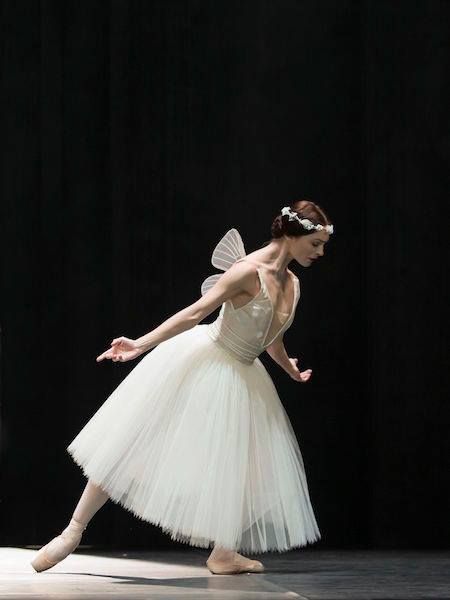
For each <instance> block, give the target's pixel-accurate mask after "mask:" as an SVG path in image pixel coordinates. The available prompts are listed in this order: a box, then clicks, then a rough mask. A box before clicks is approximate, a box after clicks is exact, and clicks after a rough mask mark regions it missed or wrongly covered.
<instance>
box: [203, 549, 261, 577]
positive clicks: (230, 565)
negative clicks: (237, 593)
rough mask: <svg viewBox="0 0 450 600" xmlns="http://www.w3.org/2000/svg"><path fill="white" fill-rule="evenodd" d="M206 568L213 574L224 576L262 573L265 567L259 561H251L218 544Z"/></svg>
mask: <svg viewBox="0 0 450 600" xmlns="http://www.w3.org/2000/svg"><path fill="white" fill-rule="evenodd" d="M206 566H207V567H208V569H209V570H210V571H211V573H216V574H222V575H225V574H230V575H231V574H233V573H242V572H250V573H251V572H253V573H261V572H262V571H264V565H263V564H262V563H261V562H260V561H259V560H251V559H249V558H247V557H246V556H242V554H238V552H236V551H234V550H227V549H225V548H222V547H221V546H218V545H217V544H215V545H214V548H213V550H212V552H211V554H210V555H209V557H208V560H207V561H206Z"/></svg>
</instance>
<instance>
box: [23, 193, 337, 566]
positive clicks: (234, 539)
mask: <svg viewBox="0 0 450 600" xmlns="http://www.w3.org/2000/svg"><path fill="white" fill-rule="evenodd" d="M332 233H333V225H331V223H330V221H329V219H328V217H327V216H326V215H325V213H324V212H323V210H322V209H321V208H320V207H319V206H318V205H317V204H315V203H313V202H311V201H309V200H299V201H297V202H294V203H293V204H292V205H290V206H285V207H283V209H282V210H281V214H279V215H278V216H277V217H276V218H275V220H274V221H273V223H272V226H271V234H272V237H271V240H270V242H268V243H266V244H265V245H263V246H262V247H261V248H259V249H258V250H256V251H254V252H251V253H250V254H246V252H245V248H244V244H243V241H242V238H241V236H240V234H239V232H238V231H237V230H236V229H231V230H229V231H227V233H226V234H225V235H224V236H223V238H222V239H221V240H220V241H219V243H218V244H217V246H216V248H215V249H214V251H213V255H212V264H213V265H214V266H216V267H217V268H218V269H220V270H221V271H223V273H216V274H213V275H210V276H209V277H207V278H206V279H205V281H204V282H203V284H202V286H201V297H200V298H199V299H198V300H197V301H196V302H194V303H193V304H191V305H190V306H187V307H186V308H184V309H182V310H180V311H179V312H177V313H176V314H174V315H173V316H171V317H170V318H168V319H167V320H166V321H164V322H163V323H162V324H161V325H159V326H158V327H156V328H155V329H153V330H152V331H150V332H149V333H147V334H145V335H143V336H142V337H140V338H138V339H135V340H134V339H130V338H128V337H125V336H121V337H118V338H115V339H113V340H112V342H111V344H110V348H108V349H107V350H106V351H105V352H103V353H102V354H100V355H99V356H97V358H96V360H97V362H101V361H103V360H105V359H109V360H112V361H113V362H125V361H129V360H132V359H135V358H137V357H138V356H140V355H142V354H144V353H146V352H147V351H148V350H150V349H152V352H149V353H147V354H146V355H145V356H144V357H143V358H142V360H140V361H139V363H138V364H137V365H136V367H135V368H134V369H133V370H132V371H131V372H130V373H129V374H128V375H127V377H125V379H124V380H123V381H122V382H121V383H120V384H119V386H118V387H117V388H116V389H115V390H114V391H113V392H112V394H111V395H110V396H109V397H108V398H107V399H106V401H105V402H104V403H103V404H102V405H101V406H100V408H99V409H98V410H97V411H96V412H95V413H94V414H93V416H92V417H91V418H90V419H89V421H88V422H87V423H86V424H85V426H84V427H83V428H82V429H81V431H80V432H79V433H78V435H77V436H76V437H75V438H74V439H73V440H72V442H71V443H70V445H69V446H68V447H67V451H68V453H69V454H70V455H71V457H72V458H73V460H74V461H75V462H76V463H77V464H78V465H79V466H80V467H81V468H82V470H83V473H84V475H85V476H86V477H87V478H88V481H87V484H86V487H85V489H84V490H83V493H82V495H81V497H80V500H79V502H78V504H77V505H76V507H75V510H74V512H73V515H72V518H71V520H70V522H69V524H68V525H67V527H66V528H65V529H64V530H63V531H62V532H61V534H60V535H58V536H57V537H55V538H53V539H52V540H51V541H50V542H49V543H48V544H46V545H45V546H43V547H42V548H41V549H40V550H39V551H38V552H37V554H36V556H35V557H34V559H33V560H32V562H31V564H32V566H33V568H34V569H35V570H36V571H44V570H46V569H49V568H50V567H52V566H54V565H56V564H57V563H59V562H60V561H61V560H63V559H64V558H65V557H66V556H68V555H69V554H70V553H71V552H73V551H74V550H75V549H76V548H77V546H78V545H79V543H80V541H81V537H82V534H83V532H84V531H85V529H86V528H87V525H88V523H89V522H90V520H91V519H92V517H93V516H94V515H95V514H96V512H97V511H98V510H99V509H100V508H101V507H102V506H103V505H104V504H105V503H106V502H107V500H108V499H111V500H113V501H114V502H116V503H118V504H120V505H121V506H123V507H124V508H126V509H127V510H129V511H130V512H132V513H133V514H134V515H135V516H136V517H138V518H140V519H142V520H145V521H147V522H149V523H152V524H154V525H157V526H159V527H161V528H162V530H163V531H164V532H165V533H167V534H169V535H170V536H171V538H172V539H173V540H177V541H180V542H183V543H186V544H189V545H192V546H198V547H203V548H209V547H210V546H213V548H212V552H211V554H210V556H209V558H208V559H207V561H206V565H207V567H208V568H209V570H210V571H211V572H212V573H215V574H234V573H242V572H262V571H263V570H264V566H263V564H262V563H261V562H260V561H258V560H255V559H250V558H248V557H246V556H244V555H243V554H240V553H239V552H238V550H240V551H241V552H245V553H253V554H260V553H263V552H269V551H278V552H285V551H287V550H289V549H292V548H296V547H301V546H305V545H306V544H307V543H313V542H315V541H317V540H318V539H320V537H321V534H320V531H319V528H318V525H317V522H316V518H315V515H314V511H313V508H312V505H311V500H310V496H309V491H308V485H307V480H306V474H305V468H304V464H303V459H302V455H301V452H300V448H299V445H298V441H297V438H296V436H295V433H294V431H293V428H292V425H291V423H290V421H289V418H288V416H287V414H286V411H285V410H284V407H283V405H282V404H281V401H280V398H279V396H278V393H277V391H276V388H275V386H274V384H273V382H272V379H271V378H270V376H269V374H268V372H267V370H266V369H265V367H264V366H263V364H262V362H261V361H260V359H259V358H258V356H259V355H260V354H261V353H262V352H263V351H264V350H265V351H267V353H268V354H269V356H270V357H271V358H272V359H273V360H274V361H275V362H276V363H277V364H278V365H279V366H280V367H281V368H282V369H284V371H286V373H287V374H288V375H289V376H290V377H291V378H292V379H293V380H295V381H297V382H300V383H306V382H307V381H309V379H310V378H311V375H312V369H305V370H303V371H302V370H300V368H299V367H300V365H299V363H298V358H293V357H289V356H288V353H287V351H286V348H285V346H284V342H283V336H284V334H285V332H286V330H287V329H288V328H289V327H290V325H291V324H292V322H293V319H294V315H295V311H296V307H297V304H298V301H299V298H300V281H299V279H298V277H297V276H296V275H295V274H294V273H293V272H292V271H290V270H289V269H288V264H289V263H290V262H291V261H292V260H294V261H296V262H297V263H298V264H300V265H301V266H303V267H309V266H310V265H311V264H312V263H313V261H315V260H317V258H319V257H320V256H323V254H324V247H325V244H326V243H327V242H328V240H329V237H330V234H332ZM219 307H221V309H220V312H219V315H218V317H217V318H216V319H215V320H214V321H213V322H212V323H209V324H204V323H201V321H202V320H203V319H204V318H205V317H207V316H208V315H210V314H211V313H212V312H213V311H215V310H216V309H217V308H219Z"/></svg>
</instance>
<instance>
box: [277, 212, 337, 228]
mask: <svg viewBox="0 0 450 600" xmlns="http://www.w3.org/2000/svg"><path fill="white" fill-rule="evenodd" d="M281 214H282V215H283V216H286V215H287V216H288V217H289V221H294V220H297V221H298V222H299V223H300V225H302V226H303V227H304V228H305V229H308V230H309V229H316V230H317V231H322V229H325V231H328V233H333V225H321V224H320V223H318V224H317V225H314V223H312V221H310V220H309V219H300V217H299V216H298V214H297V213H296V212H294V211H293V210H291V208H290V207H289V206H284V207H283V208H282V209H281Z"/></svg>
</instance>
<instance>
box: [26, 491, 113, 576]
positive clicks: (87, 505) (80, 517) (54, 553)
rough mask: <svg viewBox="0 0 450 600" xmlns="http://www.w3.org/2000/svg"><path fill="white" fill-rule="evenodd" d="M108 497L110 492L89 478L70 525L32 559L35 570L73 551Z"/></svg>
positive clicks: (47, 566) (47, 565)
mask: <svg viewBox="0 0 450 600" xmlns="http://www.w3.org/2000/svg"><path fill="white" fill-rule="evenodd" d="M108 498H109V496H108V494H107V493H106V492H105V491H103V490H102V489H101V488H100V487H99V486H98V485H96V484H95V483H94V482H93V481H91V480H90V479H89V480H88V482H87V484H86V487H85V488H84V490H83V493H82V494H81V498H80V500H79V501H78V504H77V506H76V508H75V511H74V513H73V515H72V518H71V520H70V523H69V524H68V526H67V527H66V528H65V529H64V530H63V531H62V533H61V534H60V535H58V536H57V537H55V538H53V539H52V540H51V541H50V542H49V543H48V544H46V545H45V546H43V547H42V548H41V549H40V550H39V552H38V553H37V554H36V556H35V557H34V559H33V560H32V562H31V565H32V566H33V568H34V570H35V571H45V570H46V569H49V568H50V567H53V566H54V565H56V564H57V563H59V562H61V561H62V560H63V559H64V558H66V556H68V555H69V554H70V553H71V552H73V551H74V550H75V548H76V547H77V546H78V545H79V543H80V541H81V536H82V534H83V531H84V530H85V529H86V527H87V525H88V523H89V521H90V520H91V519H92V517H93V516H94V515H95V513H96V512H97V511H98V510H99V509H100V508H101V507H102V506H103V505H104V504H105V502H106V501H107V500H108Z"/></svg>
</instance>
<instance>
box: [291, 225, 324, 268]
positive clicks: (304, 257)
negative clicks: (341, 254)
mask: <svg viewBox="0 0 450 600" xmlns="http://www.w3.org/2000/svg"><path fill="white" fill-rule="evenodd" d="M285 237H286V238H287V240H288V244H289V251H290V253H291V254H292V256H293V257H294V259H295V260H296V261H297V262H298V263H300V264H301V265H302V267H310V266H311V265H312V264H313V263H314V262H315V260H317V259H318V258H320V257H321V256H323V254H324V248H325V244H326V243H327V242H328V240H329V239H330V234H329V233H327V232H326V231H324V230H322V231H315V232H314V233H308V234H307V235H301V236H300V237H288V236H285Z"/></svg>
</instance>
